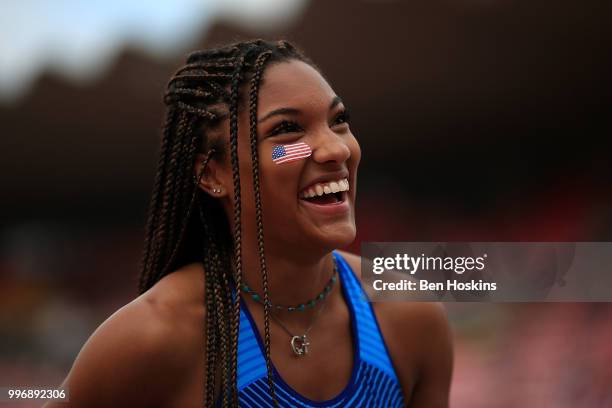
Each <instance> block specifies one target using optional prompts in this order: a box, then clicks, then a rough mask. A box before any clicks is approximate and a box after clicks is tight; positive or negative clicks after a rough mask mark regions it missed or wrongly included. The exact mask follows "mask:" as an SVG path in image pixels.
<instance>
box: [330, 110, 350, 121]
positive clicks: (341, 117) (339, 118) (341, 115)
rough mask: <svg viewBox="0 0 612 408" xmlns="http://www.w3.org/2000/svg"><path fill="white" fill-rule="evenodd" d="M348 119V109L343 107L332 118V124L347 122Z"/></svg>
mask: <svg viewBox="0 0 612 408" xmlns="http://www.w3.org/2000/svg"><path fill="white" fill-rule="evenodd" d="M350 119H351V116H350V114H349V111H348V109H345V110H343V111H342V112H340V113H338V115H337V116H336V119H334V125H336V124H343V123H349V122H350Z"/></svg>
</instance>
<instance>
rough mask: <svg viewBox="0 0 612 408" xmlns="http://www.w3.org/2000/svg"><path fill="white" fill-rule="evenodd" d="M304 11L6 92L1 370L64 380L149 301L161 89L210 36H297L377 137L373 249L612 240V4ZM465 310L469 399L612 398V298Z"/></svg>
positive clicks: (12, 379) (221, 27)
mask: <svg viewBox="0 0 612 408" xmlns="http://www.w3.org/2000/svg"><path fill="white" fill-rule="evenodd" d="M212 3H214V2H212ZM254 3H257V2H254ZM263 3H265V1H263V0H262V7H263ZM268 3H274V2H268ZM298 3H299V4H298ZM296 4H297V5H296V8H295V11H294V12H293V14H292V15H291V16H290V17H289V16H286V17H282V16H281V18H279V19H278V21H275V22H274V23H271V22H267V21H265V20H264V22H263V23H257V24H256V22H255V20H256V19H255V17H254V18H253V24H248V22H249V21H250V20H249V19H248V16H247V17H244V18H237V17H236V18H232V14H229V15H228V16H224V17H223V18H221V17H219V18H213V19H211V20H210V22H209V23H208V25H206V26H202V27H201V28H200V31H199V32H196V34H195V35H193V36H192V37H190V38H188V39H185V40H184V41H182V42H179V45H177V47H176V48H175V50H174V52H170V53H159V54H156V53H154V52H151V51H150V50H149V49H147V48H146V47H140V46H138V44H134V43H130V42H129V41H128V42H126V43H125V45H124V46H123V47H122V48H121V51H120V53H119V54H118V55H117V56H116V58H114V59H110V60H109V62H108V68H107V69H105V70H101V72H100V73H99V74H97V75H96V76H93V77H92V78H91V79H88V80H77V79H74V78H71V77H70V74H69V73H62V72H61V70H58V69H47V68H44V69H42V70H41V73H40V75H38V76H36V77H35V78H34V81H33V82H32V84H31V86H29V87H28V88H27V89H25V90H24V91H23V92H21V93H20V94H19V95H18V96H17V97H11V98H5V99H4V100H1V101H0V123H2V137H1V138H0V152H1V153H0V154H1V155H2V160H0V174H2V177H3V183H2V185H3V188H2V192H1V193H0V194H1V195H2V196H1V198H2V199H1V206H2V207H1V208H2V223H1V225H0V228H1V229H0V339H1V342H0V385H13V384H22V385H27V384H32V385H33V384H41V385H52V384H59V383H60V382H61V381H62V380H63V378H64V376H65V375H66V373H67V372H68V370H69V369H70V365H71V364H72V361H73V360H74V357H75V356H76V354H77V353H78V351H79V349H80V347H81V346H82V344H83V343H84V341H85V340H86V339H87V338H88V336H89V335H90V334H91V333H92V332H93V330H94V329H95V328H96V327H97V326H98V325H99V324H100V323H101V322H102V321H104V320H105V319H106V318H107V317H108V316H109V315H110V314H112V313H113V312H114V311H115V310H116V309H117V308H119V307H120V306H122V305H123V304H125V303H127V302H129V301H130V300H131V299H132V298H133V297H135V296H136V278H137V275H138V263H139V260H140V255H141V254H140V252H141V250H142V241H143V236H144V231H143V226H144V222H145V209H146V208H147V205H148V199H149V197H148V195H149V193H150V189H151V186H152V181H153V176H154V171H155V164H156V160H157V149H158V140H159V128H160V124H161V121H162V117H163V105H162V103H161V95H162V92H163V89H164V86H165V83H166V81H167V79H168V78H169V77H170V75H171V74H172V72H173V71H174V69H175V68H176V67H177V66H179V65H180V64H181V61H182V60H183V58H184V56H185V54H186V53H188V52H189V51H190V50H192V49H197V48H204V47H209V46H214V45H217V44H222V43H226V42H229V41H234V40H239V39H244V38H251V37H263V38H268V39H277V38H286V39H289V40H291V41H294V42H295V43H296V44H297V45H299V46H300V47H301V48H303V49H304V51H305V52H306V54H307V55H309V56H310V57H311V58H312V59H313V60H314V61H315V62H316V63H317V64H318V65H319V66H320V67H321V68H322V70H323V72H324V73H325V75H326V77H327V78H328V80H329V82H330V83H331V85H332V87H333V88H334V89H335V91H336V92H337V93H338V94H339V95H341V96H342V98H343V100H344V101H345V102H346V104H347V105H348V106H349V107H350V109H351V112H352V113H351V116H352V119H351V120H352V124H351V127H352V129H353V133H354V134H355V135H356V136H357V137H358V140H359V142H360V144H361V147H362V151H363V159H362V164H361V167H360V173H359V180H358V193H359V194H358V203H357V222H358V231H359V232H358V239H357V240H356V242H355V243H354V244H353V245H352V246H351V248H350V249H351V250H353V251H355V252H359V244H360V242H362V241H430V240H431V241H453V240H465V241H612V213H611V209H612V195H611V193H610V188H609V186H610V181H611V178H612V177H611V176H612V172H611V171H610V151H609V148H606V147H605V146H606V145H607V143H606V142H605V140H606V139H607V137H608V136H609V135H610V124H609V115H608V112H609V108H608V106H609V104H608V103H607V102H608V101H607V99H608V97H609V95H610V81H609V73H610V68H611V65H612V64H611V63H610V62H611V61H610V55H612V54H611V53H610V49H609V48H610V47H609V45H608V43H609V38H611V34H612V29H611V26H610V24H609V16H610V11H611V8H612V7H611V6H610V5H609V4H608V3H605V4H604V3H602V2H596V1H589V2H580V3H576V2H570V1H554V2H553V1H548V0H546V1H536V2H527V1H511V0H491V1H481V0H463V1H450V0H445V1H442V0H439V1H413V2H400V1H392V0H388V1H382V0H381V1H375V0H370V1H349V0H338V1H333V2H332V1H314V0H313V1H302V2H299V1H296ZM109 7H112V5H109ZM143 7H144V6H143ZM177 7H178V6H177ZM268 8H269V10H274V8H273V7H270V6H268ZM7 10H10V8H9V9H7ZM32 13H35V11H34V10H33V11H32ZM270 13H273V11H270ZM136 28H137V27H136ZM136 28H135V29H136ZM9 40H11V39H9ZM12 41H16V40H15V38H13V39H12ZM0 49H1V48H0ZM26 68H28V67H27V66H25V65H24V67H23V69H24V70H25V69H26ZM0 89H1V88H0ZM610 289H611V290H612V288H610ZM447 307H448V310H449V316H450V319H451V323H452V326H453V329H454V332H455V336H456V365H455V373H454V379H453V385H452V390H451V405H452V406H453V407H468V406H469V407H473V408H474V407H607V406H612V392H611V391H610V389H612V387H610V385H611V384H612V368H611V367H612V352H611V351H610V350H612V349H611V348H610V347H609V344H612V325H611V324H610V321H611V317H612V307H611V306H610V304H607V303H564V304H558V303H541V304H485V303H475V304H447ZM33 406H36V405H33Z"/></svg>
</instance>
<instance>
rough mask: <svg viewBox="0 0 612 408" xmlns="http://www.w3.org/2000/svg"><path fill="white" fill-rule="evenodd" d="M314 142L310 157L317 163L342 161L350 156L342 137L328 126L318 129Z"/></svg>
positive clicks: (349, 150)
mask: <svg viewBox="0 0 612 408" xmlns="http://www.w3.org/2000/svg"><path fill="white" fill-rule="evenodd" d="M314 142H315V143H314V146H313V150H312V158H313V159H314V160H315V161H316V162H318V163H328V162H335V163H344V162H345V161H347V160H348V159H349V157H351V149H350V148H349V146H348V145H347V143H346V141H345V140H344V138H343V137H342V136H341V135H339V134H337V133H335V132H334V131H333V130H331V129H329V128H327V129H324V130H322V131H320V132H319V133H318V134H317V136H316V138H315V140H314Z"/></svg>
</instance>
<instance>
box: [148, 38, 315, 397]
mask: <svg viewBox="0 0 612 408" xmlns="http://www.w3.org/2000/svg"><path fill="white" fill-rule="evenodd" d="M291 59H297V60H301V61H304V62H306V63H309V64H311V65H312V66H313V67H315V68H316V66H315V65H314V64H313V63H312V62H311V61H310V60H309V59H307V58H306V57H305V56H304V55H303V54H301V53H300V52H299V51H298V50H297V49H295V47H293V46H292V45H291V44H289V43H288V42H283V41H281V42H268V41H263V40H255V41H248V42H242V43H236V44H232V45H230V46H227V47H223V48H219V49H214V50H203V51H196V52H193V53H191V54H190V55H189V56H188V57H187V61H186V64H185V65H184V66H183V67H181V68H180V69H178V70H177V71H176V72H175V73H174V75H173V76H172V78H171V79H170V81H169V82H168V86H167V91H166V94H165V95H164V102H165V103H166V105H168V110H167V113H166V119H165V123H164V125H163V132H162V138H161V144H160V157H159V162H158V165H157V173H156V176H155V181H154V184H153V191H152V194H151V202H150V204H149V212H148V217H147V224H146V227H145V239H144V251H143V257H142V259H141V273H140V278H139V292H140V293H143V292H145V291H146V290H148V289H149V288H151V287H152V286H153V285H154V284H155V283H156V282H157V281H159V280H160V279H162V278H163V277H164V276H165V275H166V274H168V273H169V272H170V271H172V270H176V269H178V268H179V267H181V266H182V265H185V264H186V263H188V262H189V261H191V262H192V261H194V260H200V261H201V262H202V264H203V267H204V274H205V276H204V279H205V289H204V297H205V298H204V304H205V306H206V318H205V319H206V321H205V325H204V330H205V336H206V341H205V345H204V347H205V350H206V353H205V355H206V359H205V361H204V363H205V367H206V378H205V384H204V389H203V390H204V393H205V395H204V405H205V406H208V407H210V406H214V404H215V402H216V398H215V397H216V394H215V393H216V386H217V380H220V385H221V387H222V388H221V394H222V395H223V400H222V402H223V406H224V407H228V406H236V405H238V389H237V383H236V381H237V358H238V356H237V343H238V329H239V326H238V325H239V319H240V303H239V299H240V287H241V284H242V230H241V221H242V220H241V194H240V192H241V190H240V174H239V170H240V166H239V157H238V111H239V104H240V101H241V94H240V86H241V84H242V83H243V82H245V81H246V78H247V75H250V74H252V75H253V76H252V77H251V78H250V93H249V100H248V102H249V110H250V112H249V113H250V119H249V120H250V147H251V158H252V162H253V179H254V180H253V182H254V188H255V205H256V223H257V240H258V253H259V260H260V268H261V273H262V281H263V285H264V301H265V304H266V305H268V306H267V307H265V308H264V332H265V343H266V344H265V348H266V350H265V354H266V356H265V357H266V368H267V372H268V383H269V387H270V394H271V396H272V399H273V401H274V403H275V404H277V401H276V397H275V390H274V384H273V382H272V370H271V359H270V325H269V313H270V310H269V293H268V292H269V291H268V272H267V268H266V263H265V252H264V246H263V237H264V235H263V221H262V203H261V195H260V186H259V159H258V156H257V126H256V114H257V97H258V90H259V83H260V81H261V77H262V75H263V71H264V66H265V65H266V64H267V65H268V66H269V65H270V64H271V63H272V62H282V61H289V60H291ZM219 103H221V104H224V105H226V106H227V107H228V110H229V114H230V115H229V116H230V153H231V168H232V176H233V184H234V197H233V198H234V208H233V212H234V213H233V221H234V229H233V231H230V229H229V225H230V224H229V218H228V217H229V215H228V214H226V213H225V211H224V210H223V207H222V206H221V205H220V203H219V202H218V200H217V199H216V198H214V197H212V196H210V195H208V194H206V193H205V192H203V191H202V190H201V189H200V187H199V183H197V182H196V183H194V182H193V179H194V177H193V172H194V164H195V161H194V159H195V157H196V154H197V153H198V151H207V152H208V153H209V154H207V155H205V158H204V161H203V162H202V168H201V169H200V173H199V175H198V179H199V177H201V175H202V172H203V171H204V169H205V167H206V165H207V163H208V161H209V160H219V161H220V160H221V159H222V157H223V156H224V154H225V146H224V145H219V144H215V142H214V141H211V140H209V139H208V138H207V137H206V131H207V129H208V126H216V125H217V124H218V123H219V121H218V119H220V117H219V115H218V114H219V111H218V110H216V109H217V108H216V107H215V108H214V109H213V105H217V104H219ZM214 147H221V149H220V150H217V151H216V152H214V154H213V150H214ZM194 205H195V206H196V207H197V210H198V211H197V212H196V211H194V210H195V209H194V208H193V207H194ZM195 244H198V245H195ZM232 271H233V273H232ZM217 368H219V369H220V370H219V371H220V377H221V378H218V375H217Z"/></svg>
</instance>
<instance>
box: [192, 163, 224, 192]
mask: <svg viewBox="0 0 612 408" xmlns="http://www.w3.org/2000/svg"><path fill="white" fill-rule="evenodd" d="M214 155H215V153H214V152H213V153H212V154H210V153H197V154H196V162H195V166H194V175H193V176H194V179H195V180H197V179H198V176H199V175H200V173H201V172H202V165H203V164H204V162H205V161H206V162H207V163H206V168H205V169H204V173H203V174H202V175H201V177H200V180H199V183H198V187H199V188H201V189H202V190H204V191H205V192H206V193H208V194H209V195H210V196H212V197H215V198H221V197H226V196H227V195H228V193H229V191H228V186H229V185H230V184H229V183H228V175H227V170H226V169H224V168H223V167H222V164H221V163H220V162H219V160H215V157H214ZM207 156H210V158H209V159H208V160H207Z"/></svg>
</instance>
